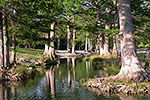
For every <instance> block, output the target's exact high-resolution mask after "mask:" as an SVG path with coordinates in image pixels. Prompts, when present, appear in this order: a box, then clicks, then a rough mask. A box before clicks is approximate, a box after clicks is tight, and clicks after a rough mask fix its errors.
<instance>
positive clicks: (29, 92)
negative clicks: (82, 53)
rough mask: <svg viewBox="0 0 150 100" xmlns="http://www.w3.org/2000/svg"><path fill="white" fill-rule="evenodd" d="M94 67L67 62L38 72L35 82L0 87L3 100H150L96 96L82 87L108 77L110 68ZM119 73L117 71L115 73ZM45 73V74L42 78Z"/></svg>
mask: <svg viewBox="0 0 150 100" xmlns="http://www.w3.org/2000/svg"><path fill="white" fill-rule="evenodd" d="M117 65H118V64H117V63H115V62H112V61H111V63H110V62H109V63H108V62H104V63H102V64H101V66H107V67H108V66H111V67H112V68H113V67H116V66H117ZM101 66H97V67H96V66H94V65H92V64H91V62H84V61H81V59H74V58H73V59H63V60H60V64H58V65H57V66H50V68H49V69H47V70H43V71H42V72H41V73H40V72H38V73H37V74H36V76H35V78H34V79H31V80H29V81H27V82H24V83H20V84H18V85H4V84H0V100H139V99H140V100H149V99H150V97H140V96H139V97H138V98H137V97H136V98H135V97H132V96H125V95H108V94H105V93H104V94H99V96H98V95H97V94H96V93H95V91H96V90H92V91H94V92H92V91H89V90H88V89H86V88H83V87H80V82H81V81H84V80H85V79H88V78H93V77H102V76H108V75H110V74H114V73H107V72H108V69H109V70H111V69H110V67H108V68H103V70H101V69H102V68H101ZM114 72H115V71H114ZM42 73H43V74H42Z"/></svg>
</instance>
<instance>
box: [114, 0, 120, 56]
mask: <svg viewBox="0 0 150 100" xmlns="http://www.w3.org/2000/svg"><path fill="white" fill-rule="evenodd" d="M113 2H114V5H115V6H116V7H115V13H114V24H113V29H114V30H116V29H119V17H118V10H117V0H113ZM113 53H114V54H116V53H117V38H116V36H113Z"/></svg>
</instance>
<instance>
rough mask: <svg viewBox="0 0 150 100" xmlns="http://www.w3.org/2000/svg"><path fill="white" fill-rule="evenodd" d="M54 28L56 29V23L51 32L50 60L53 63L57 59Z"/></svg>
mask: <svg viewBox="0 0 150 100" xmlns="http://www.w3.org/2000/svg"><path fill="white" fill-rule="evenodd" d="M54 28H55V22H53V23H52V24H51V31H50V39H51V42H50V47H49V56H50V60H51V61H53V60H55V59H56V57H55V49H54Z"/></svg>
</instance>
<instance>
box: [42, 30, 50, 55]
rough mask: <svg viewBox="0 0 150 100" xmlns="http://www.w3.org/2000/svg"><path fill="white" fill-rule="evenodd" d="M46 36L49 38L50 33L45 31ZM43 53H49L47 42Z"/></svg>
mask: <svg viewBox="0 0 150 100" xmlns="http://www.w3.org/2000/svg"><path fill="white" fill-rule="evenodd" d="M45 38H46V39H49V34H48V33H45ZM43 55H48V45H47V44H45V49H44V53H43Z"/></svg>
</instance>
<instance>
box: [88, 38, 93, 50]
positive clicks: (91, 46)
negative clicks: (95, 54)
mask: <svg viewBox="0 0 150 100" xmlns="http://www.w3.org/2000/svg"><path fill="white" fill-rule="evenodd" d="M92 49H93V45H92V42H91V40H90V39H88V51H89V52H92Z"/></svg>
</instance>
